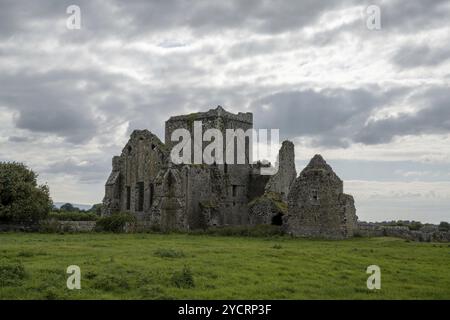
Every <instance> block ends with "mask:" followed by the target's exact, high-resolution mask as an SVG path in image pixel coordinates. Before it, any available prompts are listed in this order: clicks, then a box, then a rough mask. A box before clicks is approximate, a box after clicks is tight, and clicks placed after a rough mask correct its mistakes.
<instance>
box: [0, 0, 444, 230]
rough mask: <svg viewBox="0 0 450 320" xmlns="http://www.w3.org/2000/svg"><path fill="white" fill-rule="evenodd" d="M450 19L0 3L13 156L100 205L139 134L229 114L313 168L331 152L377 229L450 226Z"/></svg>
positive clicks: (361, 12)
mask: <svg viewBox="0 0 450 320" xmlns="http://www.w3.org/2000/svg"><path fill="white" fill-rule="evenodd" d="M72 4H75V5H78V6H80V8H81V29H80V30H69V29H67V28H66V19H67V17H68V14H67V13H66V8H67V7H68V6H69V5H72ZM369 5H378V6H379V7H380V9H381V30H369V29H368V28H367V27H366V20H367V13H366V8H367V6H369ZM449 21H450V2H449V1H444V0H435V1H400V0H390V1H351V0H338V1H315V0H301V1H297V0H292V1H286V0H283V1H256V0H254V1H253V0H251V1H247V0H246V1H226V2H223V1H222V2H219V1H200V0H199V1H187V0H169V1H157V0H154V1H144V0H134V1H126V2H124V1H100V0H90V1H87V0H83V1H76V2H74V1H65V0H64V1H57V0H53V1H52V0H37V1H21V0H0V161H5V160H9V161H12V160H15V161H22V162H25V163H26V164H28V165H29V166H30V167H32V168H33V169H35V170H36V171H37V172H39V173H40V181H41V182H47V183H48V184H49V186H50V190H51V194H52V197H53V199H54V201H59V202H64V201H69V202H73V203H86V204H92V203H97V202H100V201H101V200H102V197H103V185H104V182H105V181H106V178H107V176H108V174H109V170H110V165H111V164H110V162H111V157H112V156H113V155H116V154H120V152H121V149H122V148H123V146H124V145H125V143H126V141H127V139H128V137H129V134H130V133H131V132H132V131H133V130H134V129H144V128H147V129H149V130H151V131H152V132H154V133H156V134H157V135H158V136H159V137H161V139H163V138H164V136H163V132H164V121H165V120H167V119H168V118H169V117H170V116H172V115H177V114H183V113H188V112H193V111H200V110H202V111H205V110H208V109H210V108H213V107H215V106H217V105H222V106H224V107H225V108H226V109H228V110H230V111H234V112H238V111H243V112H248V111H251V112H253V113H254V120H255V126H256V127H258V128H280V130H281V135H282V137H284V138H289V139H291V140H293V141H294V142H295V144H296V153H297V160H298V167H299V168H301V167H302V166H303V165H304V164H305V163H306V161H307V160H308V159H309V158H311V157H312V156H313V155H314V153H318V152H320V153H322V154H323V156H324V157H325V158H326V159H327V160H328V162H330V163H331V164H332V165H333V166H334V167H335V168H336V170H337V172H338V174H340V175H341V177H342V178H343V179H345V180H347V181H348V183H347V184H346V185H347V189H348V191H349V192H352V193H353V194H354V196H355V198H356V205H357V209H358V215H359V216H360V218H361V219H363V220H382V219H396V218H402V219H403V218H405V217H410V218H411V219H420V220H423V221H432V222H439V221H440V220H450V200H449V199H450V184H449V179H450V177H449V175H448V173H449V170H448V169H449V167H450V105H449V104H450V90H449V84H450V83H449V82H450V49H449V48H448V43H449V40H450V25H449V23H448V22H449ZM415 204H417V205H415Z"/></svg>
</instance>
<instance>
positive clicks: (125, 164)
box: [103, 106, 356, 238]
mask: <svg viewBox="0 0 450 320" xmlns="http://www.w3.org/2000/svg"><path fill="white" fill-rule="evenodd" d="M195 121H202V128H201V130H202V134H203V132H204V131H205V130H207V129H210V128H215V129H218V130H220V132H222V134H223V136H224V137H225V136H226V135H225V131H226V129H243V130H244V131H246V130H248V129H252V128H253V115H252V114H251V113H238V114H233V113H230V112H227V111H225V110H224V109H223V108H222V107H220V106H219V107H217V108H216V109H212V110H209V111H207V112H198V113H193V114H190V115H183V116H176V117H172V118H170V119H169V120H167V121H166V127H165V143H162V142H161V141H160V140H159V138H158V137H157V136H155V135H154V134H152V133H151V132H149V131H148V130H135V131H134V132H133V133H132V134H131V137H130V140H129V141H128V143H127V144H126V145H125V147H124V148H123V150H122V153H121V155H120V156H115V157H113V161H112V172H111V174H110V176H109V178H108V180H107V182H106V185H105V197H104V200H103V203H104V211H103V214H104V215H109V214H112V213H114V212H131V213H133V214H135V215H136V217H137V218H138V220H140V221H141V222H143V223H145V225H150V226H157V227H160V228H161V229H164V230H171V229H178V230H192V229H199V228H207V227H212V226H227V225H230V226H231V225H249V224H251V225H256V224H278V225H281V224H283V228H285V229H286V230H287V231H288V232H289V233H291V234H294V235H298V236H321V235H324V236H327V237H332V238H341V237H347V236H351V235H352V234H353V227H354V225H355V222H356V215H355V208H354V205H353V198H352V197H351V196H348V195H345V194H343V192H342V189H343V186H342V181H341V180H340V179H339V178H338V177H337V176H336V175H335V174H334V172H332V170H331V168H329V166H327V165H325V164H324V161H323V159H322V158H321V157H320V158H317V157H315V158H314V159H313V160H312V162H311V164H310V165H309V166H308V167H307V169H308V170H307V169H305V170H306V171H305V170H304V171H303V172H302V174H301V175H300V177H299V178H297V179H296V176H297V172H296V169H295V154H294V144H293V143H292V142H290V141H285V142H283V145H282V147H281V149H280V153H279V157H278V165H279V170H278V173H276V174H275V175H273V176H265V175H261V174H260V170H261V167H262V164H260V163H258V164H251V163H249V159H250V157H249V155H250V154H251V153H250V152H251V150H250V149H249V147H248V146H247V147H246V149H245V160H246V162H245V164H232V165H231V164H230V165H226V164H212V165H205V164H183V165H175V164H173V163H171V161H170V151H171V149H172V147H173V146H174V142H172V141H171V135H172V132H173V131H174V130H176V129H178V128H184V129H187V130H188V131H190V132H191V136H193V135H194V122H195ZM207 144H208V143H203V145H202V149H204V148H205V147H206V145H207ZM225 146H226V143H225V141H224V155H225ZM312 169H314V170H313V171H314V172H318V173H319V176H318V177H319V178H317V177H316V173H312V174H311V173H310V171H311V170H312ZM311 172H312V171H311ZM316 194H317V196H318V197H320V201H319V200H318V199H315V198H314V195H316ZM311 195H312V198H311ZM311 199H312V200H311ZM288 203H289V206H288Z"/></svg>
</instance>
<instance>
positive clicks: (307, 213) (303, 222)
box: [283, 155, 357, 239]
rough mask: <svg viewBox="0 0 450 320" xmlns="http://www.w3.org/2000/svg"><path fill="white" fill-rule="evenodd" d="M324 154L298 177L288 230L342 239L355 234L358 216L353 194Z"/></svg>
mask: <svg viewBox="0 0 450 320" xmlns="http://www.w3.org/2000/svg"><path fill="white" fill-rule="evenodd" d="M343 189H344V185H343V182H342V180H341V179H339V177H338V176H337V175H336V173H334V171H333V169H332V168H331V167H330V166H329V165H328V164H327V163H326V162H325V160H324V159H323V158H322V156H320V155H316V156H314V158H313V159H312V160H311V162H310V163H309V164H308V165H307V166H306V168H305V169H304V170H303V171H302V172H301V173H300V175H299V177H298V178H297V179H296V180H295V182H294V184H293V186H292V187H291V190H290V192H289V196H288V214H287V215H286V216H284V217H283V224H284V226H285V229H286V232H287V233H289V234H293V235H299V236H308V237H317V236H320V237H324V238H331V239H342V238H347V237H351V236H353V232H354V230H355V229H356V228H357V216H356V209H355V202H354V200H353V197H352V196H350V195H347V194H345V193H344V190H343Z"/></svg>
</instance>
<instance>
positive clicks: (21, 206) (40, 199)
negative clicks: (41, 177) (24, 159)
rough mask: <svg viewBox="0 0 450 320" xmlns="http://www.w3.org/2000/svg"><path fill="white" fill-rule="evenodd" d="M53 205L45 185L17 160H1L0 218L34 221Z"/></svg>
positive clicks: (14, 220) (8, 221)
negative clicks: (39, 183) (40, 183)
mask: <svg viewBox="0 0 450 320" xmlns="http://www.w3.org/2000/svg"><path fill="white" fill-rule="evenodd" d="M52 206H53V203H52V200H51V198H50V193H49V188H48V186H47V185H38V184H37V174H36V173H34V172H33V171H32V170H30V169H29V168H28V167H27V166H25V165H24V164H22V163H17V162H0V221H2V222H7V223H10V222H19V223H33V222H37V221H39V220H41V219H44V218H46V217H47V215H48V213H49V212H50V211H51V209H52Z"/></svg>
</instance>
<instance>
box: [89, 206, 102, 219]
mask: <svg viewBox="0 0 450 320" xmlns="http://www.w3.org/2000/svg"><path fill="white" fill-rule="evenodd" d="M102 210H103V204H102V203H96V204H94V205H93V206H92V208H90V209H89V211H88V212H90V213H93V214H95V215H97V216H101V214H102Z"/></svg>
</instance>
